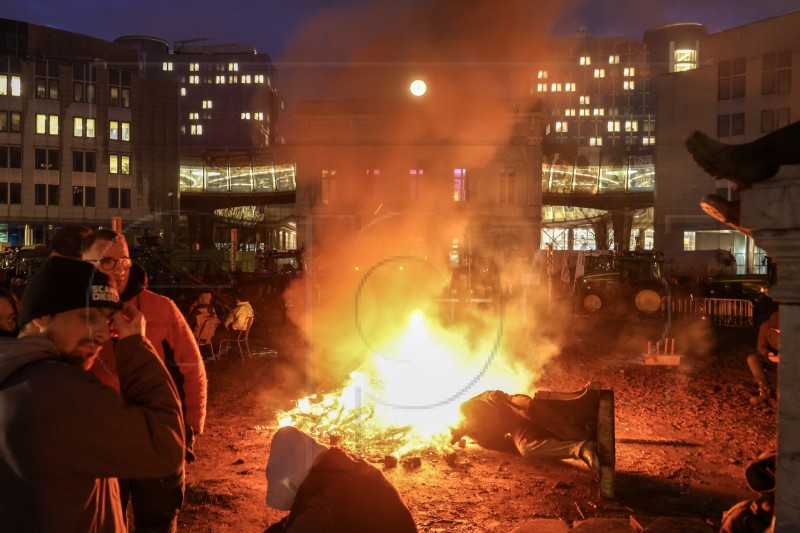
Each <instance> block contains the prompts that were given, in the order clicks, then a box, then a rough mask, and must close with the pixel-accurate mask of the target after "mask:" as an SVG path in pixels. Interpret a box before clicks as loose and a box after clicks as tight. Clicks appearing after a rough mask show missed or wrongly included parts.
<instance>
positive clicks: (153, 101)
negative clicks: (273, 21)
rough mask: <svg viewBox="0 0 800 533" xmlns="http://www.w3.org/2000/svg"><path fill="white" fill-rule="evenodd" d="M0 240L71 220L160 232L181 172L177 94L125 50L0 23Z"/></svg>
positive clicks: (13, 240) (26, 239) (37, 240)
mask: <svg viewBox="0 0 800 533" xmlns="http://www.w3.org/2000/svg"><path fill="white" fill-rule="evenodd" d="M0 43H2V44H0V213H2V214H1V215H0V242H2V243H4V244H6V245H14V246H21V245H33V244H41V243H45V242H47V241H48V240H49V238H50V237H51V236H52V234H53V233H54V232H55V231H56V229H57V228H58V227H59V226H60V225H62V224H64V223H68V222H72V223H82V224H85V225H88V226H92V227H99V226H106V227H108V226H110V225H111V221H112V219H113V218H116V217H119V218H121V219H122V221H123V225H124V227H127V228H129V229H137V230H140V231H141V232H144V231H145V230H147V231H159V230H160V229H161V228H163V223H164V221H163V220H162V218H161V216H160V215H161V214H162V213H164V212H165V211H167V210H168V209H169V201H168V194H167V191H168V190H170V187H172V186H174V185H171V184H172V183H175V181H176V178H177V175H178V166H179V159H178V122H177V109H178V91H177V87H176V86H175V85H174V84H173V83H171V82H167V81H162V80H156V79H149V78H145V77H142V76H139V75H138V72H137V68H136V65H137V57H136V53H135V52H134V51H132V50H130V49H129V48H127V47H124V46H121V45H117V44H114V43H109V42H106V41H102V40H100V39H95V38H92V37H87V36H83V35H77V34H74V33H70V32H65V31H61V30H55V29H52V28H46V27H42V26H37V25H34V24H28V23H25V22H18V21H13V20H6V19H0Z"/></svg>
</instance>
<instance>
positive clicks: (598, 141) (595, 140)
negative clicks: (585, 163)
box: [589, 137, 603, 146]
mask: <svg viewBox="0 0 800 533" xmlns="http://www.w3.org/2000/svg"><path fill="white" fill-rule="evenodd" d="M589 146H603V138H602V137H589Z"/></svg>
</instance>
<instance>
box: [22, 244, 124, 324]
mask: <svg viewBox="0 0 800 533" xmlns="http://www.w3.org/2000/svg"><path fill="white" fill-rule="evenodd" d="M85 307H106V308H112V309H122V304H121V303H120V299H119V295H118V294H117V290H116V289H115V288H114V286H113V285H112V284H111V280H110V278H109V277H108V276H107V275H105V274H103V273H102V272H99V271H98V270H97V269H96V268H95V267H94V266H93V265H92V264H91V263H87V262H85V261H80V260H78V259H69V258H66V257H51V258H49V259H48V260H47V261H45V263H44V264H43V265H42V266H41V267H39V270H37V271H36V273H35V274H34V275H33V277H32V278H31V280H30V281H29V282H28V284H27V285H26V286H25V290H24V292H23V293H22V305H21V306H20V313H19V326H20V328H22V327H23V326H24V325H25V324H27V323H28V322H30V321H31V320H33V319H34V318H39V317H42V316H47V315H54V314H56V313H61V312H64V311H70V310H72V309H81V308H85Z"/></svg>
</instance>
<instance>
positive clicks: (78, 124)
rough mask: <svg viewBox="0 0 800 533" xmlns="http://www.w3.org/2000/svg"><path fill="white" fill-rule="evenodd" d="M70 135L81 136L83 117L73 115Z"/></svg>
mask: <svg viewBox="0 0 800 533" xmlns="http://www.w3.org/2000/svg"><path fill="white" fill-rule="evenodd" d="M37 133H38V132H37ZM72 135H74V136H75V137H83V118H81V117H74V118H73V119H72Z"/></svg>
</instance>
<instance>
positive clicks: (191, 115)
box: [189, 112, 200, 120]
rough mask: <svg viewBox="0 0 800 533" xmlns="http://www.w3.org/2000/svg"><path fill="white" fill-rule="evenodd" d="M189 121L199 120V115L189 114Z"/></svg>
mask: <svg viewBox="0 0 800 533" xmlns="http://www.w3.org/2000/svg"><path fill="white" fill-rule="evenodd" d="M189 120H200V113H197V112H195V113H189Z"/></svg>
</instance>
